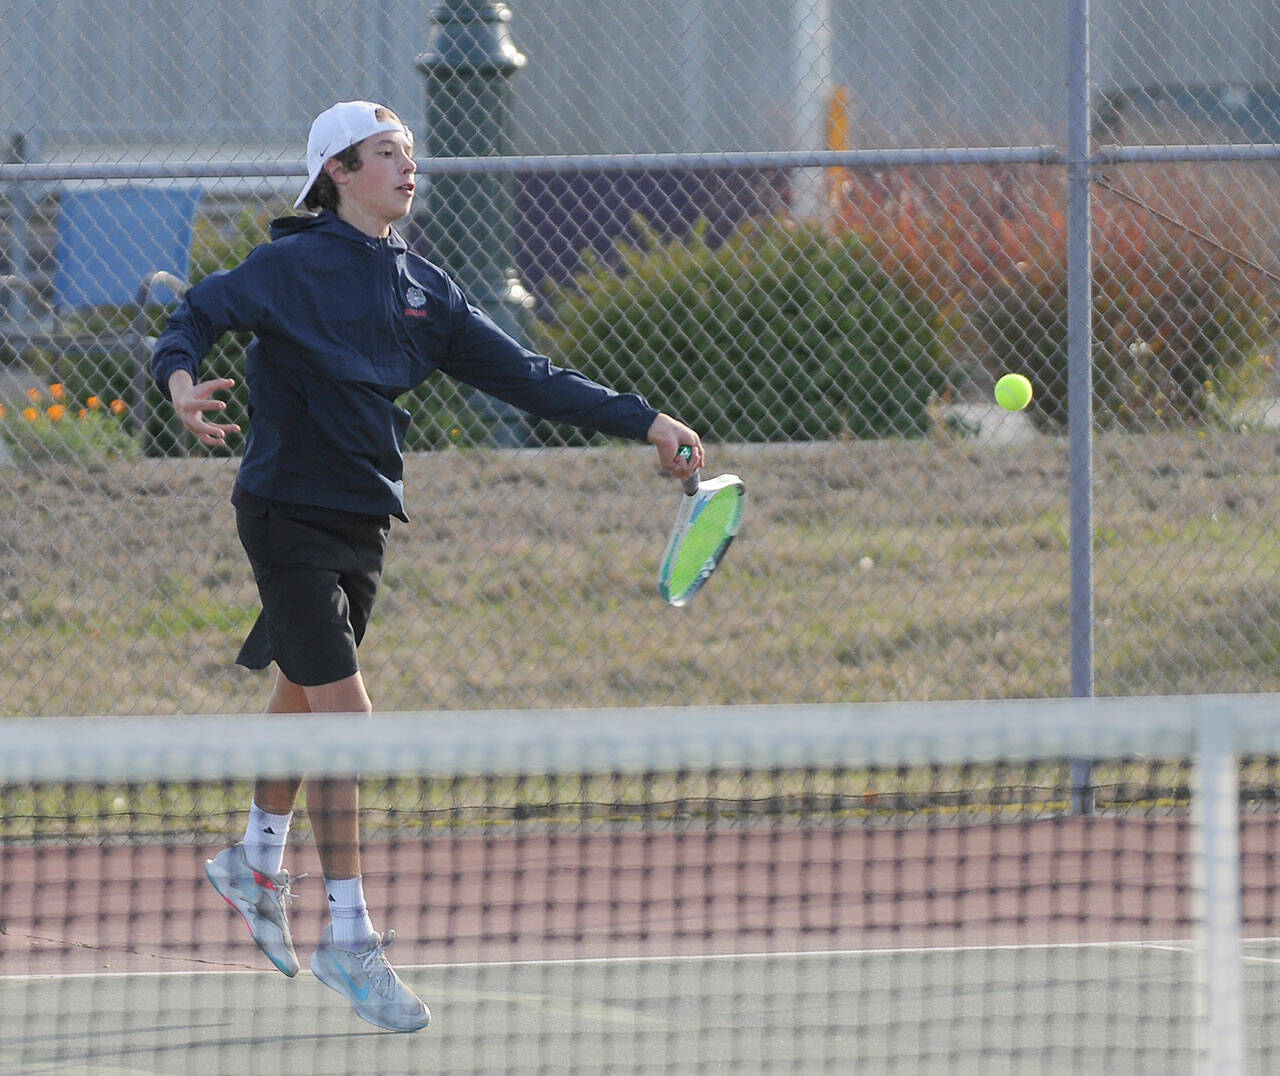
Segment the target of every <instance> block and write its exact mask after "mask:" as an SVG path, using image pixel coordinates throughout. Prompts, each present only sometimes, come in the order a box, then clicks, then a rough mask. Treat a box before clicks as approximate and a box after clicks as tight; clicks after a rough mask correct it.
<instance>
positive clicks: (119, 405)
mask: <svg viewBox="0 0 1280 1076" xmlns="http://www.w3.org/2000/svg"><path fill="white" fill-rule="evenodd" d="M128 410H129V408H128V407H127V406H126V405H125V402H124V401H123V400H121V399H118V398H117V399H115V400H112V401H111V413H112V414H113V415H123V414H124V413H125V412H126V411H128Z"/></svg>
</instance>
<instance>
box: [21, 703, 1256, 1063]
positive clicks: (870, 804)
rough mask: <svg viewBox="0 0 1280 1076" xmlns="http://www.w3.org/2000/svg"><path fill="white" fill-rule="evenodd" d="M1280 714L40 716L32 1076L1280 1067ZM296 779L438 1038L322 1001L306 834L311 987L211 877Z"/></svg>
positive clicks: (891, 710)
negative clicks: (356, 873) (370, 1021)
mask: <svg viewBox="0 0 1280 1076" xmlns="http://www.w3.org/2000/svg"><path fill="white" fill-rule="evenodd" d="M1278 701H1280V700H1277V699H1275V698H1274V697H1265V696H1252V697H1216V698H1204V699H1192V698H1186V699H1164V700H1150V699H1148V700H1098V701H1092V702H1082V701H1079V700H1077V701H1065V700H1063V701H1051V700H1047V701H1040V702H1019V703H1012V702H1010V703H944V704H932V705H919V706H913V705H907V704H902V705H886V706H798V707H789V708H774V707H747V708H738V707H729V708H699V709H655V710H633V711H623V710H617V711H607V710H606V711H540V712H523V713H470V714H459V713H435V714H391V715H378V716H375V718H374V719H373V720H372V721H365V722H360V723H358V724H357V723H355V722H353V721H351V720H347V719H344V718H293V717H289V718H278V719H271V720H269V721H266V720H259V719H249V718H243V717H207V718H189V719H169V720H151V719H116V718H102V719H77V720H74V721H49V720H40V721H8V722H4V723H0V797H2V804H3V831H2V836H3V839H2V842H0V929H2V931H3V932H2V933H0V1012H3V1014H4V1016H3V1019H0V1070H13V1071H18V1072H41V1071H48V1072H77V1071H82V1072H95V1073H104V1072H105V1073H185V1072H194V1071H199V1072H242V1071H245V1070H249V1069H252V1070H262V1069H270V1070H273V1071H281V1072H289V1071H307V1072H334V1073H347V1072H360V1071H379V1072H534V1071H580V1072H601V1071H605V1072H607V1071H614V1072H707V1071H724V1072H731V1071H732V1072H823V1071H828V1072H975V1073H977V1072H983V1073H992V1072H1031V1071H1047V1070H1050V1069H1059V1070H1064V1071H1105V1072H1108V1073H1114V1072H1162V1073H1163V1072H1169V1073H1174V1072H1192V1071H1197V1070H1198V1069H1199V1068H1201V1067H1210V1066H1217V1067H1216V1068H1215V1069H1214V1071H1240V1072H1245V1071H1250V1072H1260V1073H1261V1072H1269V1071H1274V1070H1275V1068H1276V1067H1277V1062H1278V1061H1280V1041H1277V1039H1278V1038H1280V1004H1277V1002H1280V942H1275V941H1273V940H1272V939H1274V938H1277V937H1280V925H1278V924H1277V923H1276V919H1277V915H1278V914H1280V868H1277V866H1276V862H1277V857H1276V856H1275V849H1276V848H1277V839H1278V838H1280V825H1278V823H1280V815H1278V814H1277V812H1276V809H1275V803H1274V800H1275V797H1274V791H1273V788H1274V777H1275V774H1276V768H1277V766H1280V763H1275V762H1273V759H1276V758H1280V743H1278V742H1275V741H1280V706H1277V705H1276V704H1277V702H1278ZM335 759H341V760H342V762H341V764H340V765H335V764H334V760H335ZM1086 763H1087V764H1086ZM296 772H307V773H310V774H317V773H323V772H331V773H348V772H358V773H360V775H361V777H362V785H363V801H362V812H363V816H362V820H363V829H364V832H365V837H366V845H365V849H364V869H365V878H366V882H365V889H366V893H367V895H368V898H369V903H370V907H371V911H372V913H373V915H374V918H375V923H376V925H377V926H378V927H379V928H380V929H385V928H387V927H391V928H394V929H395V930H396V932H397V938H396V942H395V944H394V945H393V946H392V948H391V949H390V950H389V952H388V955H389V957H390V959H391V960H392V963H393V964H395V965H396V967H397V968H398V969H399V970H400V973H401V975H402V977H403V978H404V979H405V980H406V982H408V983H409V984H410V985H411V986H412V987H414V988H415V990H417V991H418V992H419V993H420V994H421V995H422V996H423V998H424V999H425V1000H426V1001H427V1002H428V1004H429V1005H430V1006H431V1009H432V1016H433V1019H432V1024H431V1026H430V1027H429V1028H428V1029H426V1030H425V1031H422V1032H419V1033H416V1034H411V1035H396V1034H392V1033H389V1032H383V1031H379V1030H377V1029H375V1028H373V1027H370V1026H369V1025H367V1024H364V1023H362V1022H361V1021H360V1020H358V1019H357V1018H356V1017H355V1016H354V1015H353V1014H352V1013H351V1011H350V1009H349V1008H348V1006H347V1005H346V1003H345V1002H344V1001H343V1000H342V999H341V998H340V997H339V996H338V995H337V994H335V993H333V992H332V991H330V990H328V989H327V988H326V987H324V986H323V985H321V984H320V983H319V982H318V981H317V980H316V979H315V978H314V977H313V976H312V975H311V974H310V972H309V970H307V968H306V962H307V959H308V957H309V955H310V951H311V949H312V948H313V946H314V943H315V941H316V940H317V939H318V938H319V936H320V933H321V931H322V930H323V929H324V926H325V923H326V918H325V913H324V891H323V888H322V885H321V882H320V867H319V862H318V860H317V858H316V854H315V850H314V844H313V843H312V841H311V840H310V834H309V831H308V828H307V825H306V822H305V813H303V814H302V815H301V816H300V818H299V820H298V822H296V823H295V829H294V833H293V835H292V838H291V847H290V849H289V855H288V857H287V860H286V865H287V866H288V868H289V869H290V871H291V872H292V873H293V874H295V876H296V875H298V874H303V873H305V874H308V875H309V877H307V878H305V879H302V880H301V881H299V882H298V883H297V884H296V886H295V891H296V892H297V894H298V896H299V900H298V902H297V903H296V904H295V905H294V906H293V911H292V916H291V919H292V922H293V931H294V937H295V940H296V942H297V946H298V951H299V956H300V958H301V960H302V962H303V971H302V972H301V973H300V974H299V975H298V976H297V978H296V979H293V980H290V979H287V978H285V977H284V976H282V975H280V974H279V973H277V972H275V971H272V970H269V965H268V964H267V963H266V960H265V958H263V957H262V956H261V955H260V954H259V953H258V950H257V949H256V948H255V947H254V946H253V944H252V942H251V941H250V940H249V938H248V933H247V931H246V930H245V927H244V925H243V923H242V922H241V921H240V919H239V918H238V917H237V916H236V915H234V914H233V913H232V912H231V911H230V910H229V909H228V908H227V907H226V905H225V904H224V903H223V902H222V901H221V900H220V899H219V898H218V897H217V895H216V894H215V893H214V892H213V890H212V889H211V888H210V887H209V885H208V883H207V882H206V881H205V878H204V872H203V864H204V860H205V859H206V858H209V857H210V856H212V855H213V854H215V853H216V852H217V851H218V850H220V849H221V848H222V847H224V846H225V845H226V844H228V843H232V842H233V841H235V840H238V839H239V837H240V835H241V834H242V833H243V828H244V817H245V810H246V808H247V805H248V802H249V788H250V783H251V779H252V777H253V776H255V775H257V774H267V775H271V774H284V773H296Z"/></svg>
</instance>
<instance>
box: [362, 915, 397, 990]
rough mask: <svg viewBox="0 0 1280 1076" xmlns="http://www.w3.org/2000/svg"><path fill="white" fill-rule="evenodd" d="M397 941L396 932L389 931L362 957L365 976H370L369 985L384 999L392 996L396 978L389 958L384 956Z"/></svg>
mask: <svg viewBox="0 0 1280 1076" xmlns="http://www.w3.org/2000/svg"><path fill="white" fill-rule="evenodd" d="M395 940H396V932H395V931H394V930H388V931H387V932H386V934H385V935H383V936H382V937H381V938H380V939H379V940H378V941H377V943H376V944H375V945H374V946H373V948H372V949H370V950H369V951H368V952H367V953H364V954H362V955H361V957H360V964H361V966H363V968H364V972H365V974H366V975H367V976H369V984H370V985H371V986H372V987H373V989H374V990H375V991H377V993H378V995H379V996H380V997H384V998H389V997H390V996H391V993H392V987H393V984H394V983H395V976H394V973H393V972H392V970H391V965H390V964H389V963H387V958H386V957H385V956H384V955H383V950H384V949H386V948H388V947H389V946H390V945H391V943H392V942H393V941H395Z"/></svg>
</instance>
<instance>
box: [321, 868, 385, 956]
mask: <svg viewBox="0 0 1280 1076" xmlns="http://www.w3.org/2000/svg"><path fill="white" fill-rule="evenodd" d="M324 892H325V896H326V897H327V898H328V902H329V915H330V916H331V917H332V919H333V944H334V945H336V946H339V947H340V948H342V949H350V950H352V951H353V952H357V953H360V952H363V951H364V950H365V949H367V948H368V946H369V939H370V938H371V937H372V936H373V921H372V920H371V919H370V918H369V909H368V907H367V906H366V905H365V902H364V884H363V882H362V881H361V878H360V876H359V875H356V877H354V878H326V879H325V880H324Z"/></svg>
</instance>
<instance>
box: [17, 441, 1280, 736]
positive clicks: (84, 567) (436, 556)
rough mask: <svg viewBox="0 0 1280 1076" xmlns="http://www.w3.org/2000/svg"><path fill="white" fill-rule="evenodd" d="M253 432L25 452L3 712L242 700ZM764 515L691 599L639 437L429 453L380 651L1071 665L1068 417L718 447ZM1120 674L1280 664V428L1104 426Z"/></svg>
mask: <svg viewBox="0 0 1280 1076" xmlns="http://www.w3.org/2000/svg"><path fill="white" fill-rule="evenodd" d="M234 469H235V464H234V461H232V460H226V459H222V460H216V459H207V458H201V459H193V460H188V461H182V460H142V461H137V462H128V463H118V464H111V465H94V466H92V467H89V468H88V469H85V470H82V471H78V472H76V473H69V472H64V473H35V472H30V471H23V470H20V469H17V468H14V467H13V466H9V467H4V468H0V488H3V490H4V493H5V504H6V505H7V506H9V507H8V510H7V511H6V512H5V513H4V514H3V516H2V517H0V621H2V623H3V629H2V632H0V669H3V670H4V672H3V673H0V713H3V714H10V715H20V714H49V715H52V714H95V713H172V712H222V711H226V712H242V711H254V710H257V709H258V708H260V706H261V705H262V702H263V700H264V697H265V693H266V680H265V678H263V677H261V676H258V675H254V674H250V673H247V672H245V671H244V670H240V669H237V668H236V667H234V666H232V665H231V659H232V656H233V655H234V652H235V649H236V646H237V645H238V641H239V639H240V637H241V636H242V634H243V633H244V632H245V631H246V630H247V628H248V626H249V624H250V623H251V622H252V619H253V617H254V616H255V615H256V595H255V594H254V591H253V587H252V583H251V581H250V579H249V574H248V570H247V568H246V566H245V565H244V563H243V557H242V554H241V552H240V549H239V546H238V543H237V541H236V538H235V534H234V524H233V520H232V514H231V509H230V506H229V505H228V504H227V496H228V494H229V492H230V488H231V484H232V481H233V479H234ZM714 470H717V471H718V470H736V471H738V472H739V473H741V474H742V475H743V476H744V478H745V479H746V481H747V485H748V489H749V493H750V498H751V500H750V503H749V505H748V516H747V522H746V525H745V526H744V529H743V532H742V535H741V536H740V538H739V540H738V542H737V544H736V545H735V547H734V549H733V550H732V551H731V552H730V554H729V558H728V560H727V561H726V564H725V566H724V567H723V568H722V570H721V572H720V574H718V575H717V577H716V579H715V580H713V581H712V583H711V584H710V585H709V586H708V587H707V589H706V590H705V591H704V593H703V594H701V595H699V597H698V598H697V600H696V601H695V602H694V603H692V604H691V605H690V606H689V607H687V608H686V609H684V610H674V609H669V608H667V607H666V606H664V605H663V604H662V602H661V601H660V600H659V599H658V597H657V594H656V589H655V584H654V574H655V570H656V564H657V560H658V556H659V554H660V552H661V550H662V546H663V543H664V542H665V539H666V532H667V528H668V527H669V526H670V521H671V518H672V515H673V512H674V508H675V501H676V498H677V492H676V490H675V487H674V485H673V483H671V482H670V481H667V480H664V479H663V478H662V477H661V476H659V475H658V474H657V473H656V470H655V468H654V464H653V459H652V452H651V450H650V449H647V448H643V447H639V446H634V447H632V446H611V447H608V448H602V449H589V450H584V451H572V450H558V451H543V452H538V453H509V452H489V451H468V452H463V451H447V452H443V453H439V454H433V455H423V456H418V457H415V458H412V459H411V460H410V461H409V465H408V474H407V479H406V486H407V489H408V490H409V511H410V514H411V515H412V516H413V517H414V521H413V522H412V523H411V524H409V525H407V526H397V527H396V528H395V529H394V532H393V536H392V545H391V549H390V553H389V557H388V567H387V573H386V578H385V585H384V590H383V594H382V597H381V598H380V603H379V607H378V610H377V612H376V613H375V620H374V623H373V625H372V627H371V629H370V636H369V638H368V640H367V643H366V646H365V648H364V657H363V661H364V666H365V672H366V676H367V679H368V681H369V683H370V685H371V690H372V693H373V695H374V699H375V704H376V705H377V706H378V707H379V708H381V709H419V708H427V709H436V708H480V707H520V708H523V707H552V706H586V705H647V704H666V703H757V702H763V703H772V702H784V701H856V700H872V699H875V700H879V699H933V698H955V697H1017V696H1045V695H1063V694H1067V693H1068V692H1069V688H1070V681H1069V668H1070V633H1069V616H1068V608H1069V556H1068V550H1067V534H1068V521H1067V519H1068V515H1067V446H1066V444H1065V442H1063V441H1060V440H1047V439H1044V440H1035V441H1033V442H1030V443H1027V444H1021V445H1017V446H976V445H974V444H972V443H967V442H952V441H946V440H939V441H927V442H912V443H879V444H870V443H854V444H831V445H813V446H747V447H741V446H718V447H717V448H716V449H715V458H714ZM1095 470H1096V474H1097V488H1096V494H1095V514H1094V518H1095V524H1096V530H1097V535H1098V540H1097V561H1096V614H1097V620H1096V630H1095V644H1096V670H1097V691H1098V692H1099V693H1100V694H1135V693H1156V694H1159V693H1175V692H1178V693H1180V692H1192V691H1253V690H1277V689H1280V588H1277V587H1276V579H1277V577H1278V574H1280V539H1278V538H1277V534H1276V527H1275V505H1276V504H1277V503H1280V498H1278V496H1277V494H1280V437H1278V436H1276V435H1251V436H1243V435H1242V436H1235V435H1225V434H1223V435H1213V436H1212V437H1208V438H1197V437H1194V436H1189V435H1188V436H1174V435H1161V436H1147V437H1114V438H1113V437H1104V438H1101V439H1100V440H1099V442H1098V444H1097V446H1096V449H1095Z"/></svg>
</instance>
